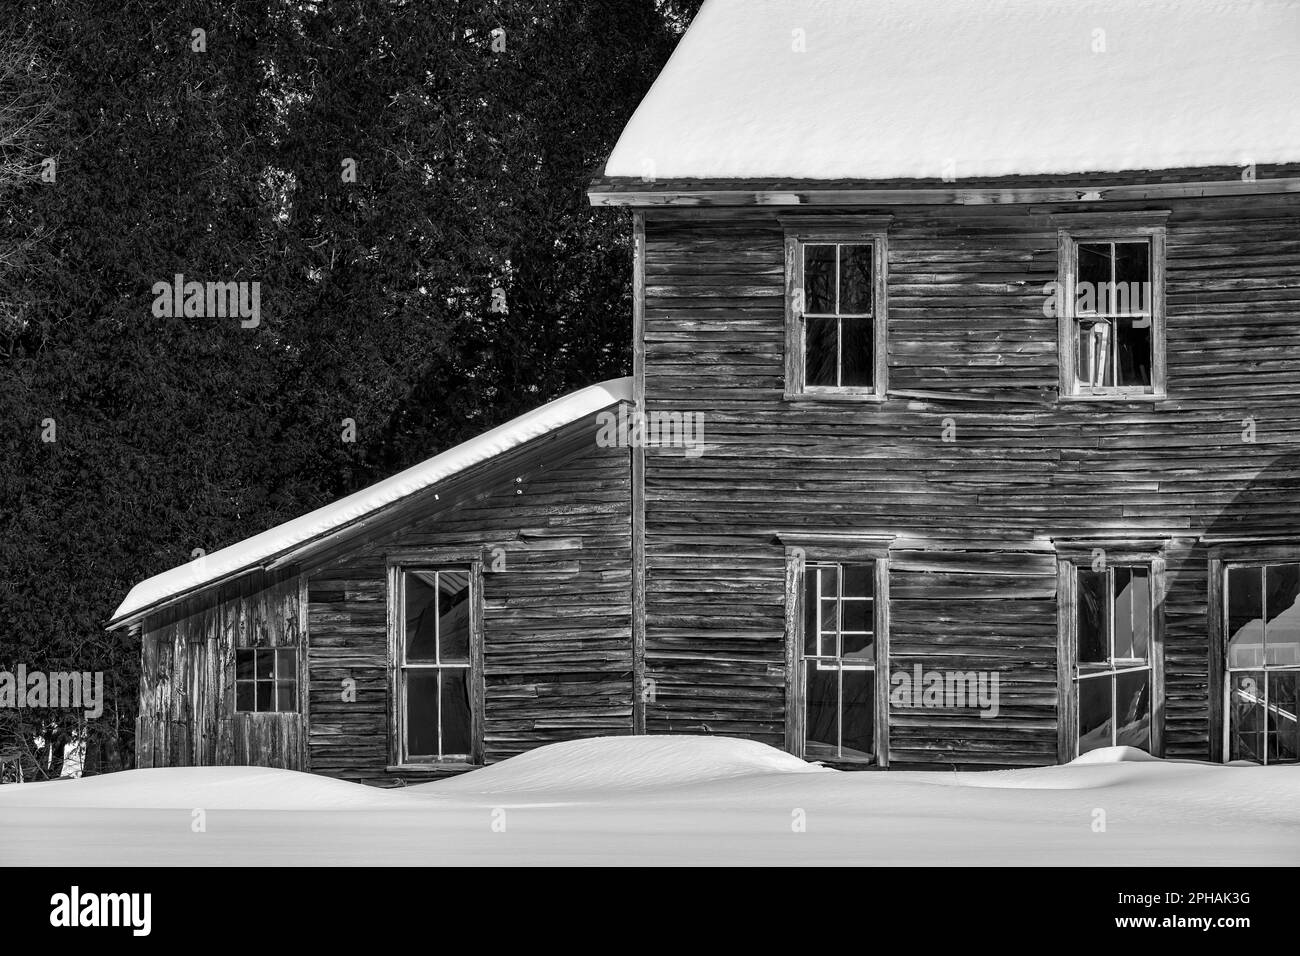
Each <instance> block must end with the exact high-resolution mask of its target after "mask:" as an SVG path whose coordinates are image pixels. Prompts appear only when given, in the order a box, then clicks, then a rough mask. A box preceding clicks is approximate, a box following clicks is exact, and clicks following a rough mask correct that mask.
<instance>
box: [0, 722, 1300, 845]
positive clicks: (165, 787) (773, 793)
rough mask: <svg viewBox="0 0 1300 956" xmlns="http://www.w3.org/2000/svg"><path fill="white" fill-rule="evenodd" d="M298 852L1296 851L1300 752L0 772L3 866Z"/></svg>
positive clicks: (618, 745)
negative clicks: (377, 784) (460, 772)
mask: <svg viewBox="0 0 1300 956" xmlns="http://www.w3.org/2000/svg"><path fill="white" fill-rule="evenodd" d="M198 811H202V812H201V813H199V812H198ZM200 822H201V823H202V827H200V826H199V825H198V824H199V823H200ZM196 831H199V832H196ZM298 863H301V864H349V863H394V864H487V865H490V864H509V863H519V864H545V863H555V864H620V863H625V864H636V865H647V864H651V865H653V864H696V863H737V864H766V863H786V864H817V863H853V864H902V865H908V864H918V865H930V864H993V865H1000V864H1031V865H1043V864H1114V865H1127V864H1134V865H1158V864H1172V865H1183V864H1188V865H1190V864H1202V865H1228V864H1237V865H1242V864H1245V865H1251V864H1274V865H1276V864H1296V863H1300V766H1279V767H1245V766H1228V767H1224V766H1218V765H1214V764H1203V763H1193V762H1179V761H1164V760H1155V759H1152V758H1149V757H1147V756H1146V755H1145V754H1139V753H1137V752H1135V751H1126V750H1124V749H1123V748H1118V749H1112V750H1108V751H1098V752H1095V753H1092V754H1089V755H1088V756H1087V757H1085V758H1083V759H1080V760H1077V761H1075V762H1074V763H1072V764H1069V765H1067V766H1064V767H1050V768H1044V769H1036V770H1010V771H992V772H984V773H909V772H900V771H892V772H889V773H870V772H865V773H841V772H838V771H833V770H826V769H823V768H820V767H815V766H811V765H809V764H805V763H804V762H803V761H801V760H797V759H795V758H794V757H791V756H789V755H787V754H784V753H781V752H779V751H777V750H774V749H772V748H770V747H766V746H764V745H762V744H757V743H754V742H752V741H744V740H736V739H731V738H724V737H687V736H674V737H653V736H651V737H610V738H602V739H597V740H586V741H574V742H571V743H564V744H556V745H554V746H551V747H546V748H542V749H540V750H535V751H533V752H531V753H528V754H524V755H523V756H520V757H516V758H515V759H513V760H509V761H505V762H504V763H501V764H497V765H494V766H491V767H487V768H484V769H482V770H479V771H475V772H473V773H469V774H466V775H464V776H461V777H457V778H454V779H451V780H446V781H441V782H438V783H430V784H421V785H418V786H412V787H407V788H404V789H399V790H378V789H373V788H369V787H363V786H360V785H356V784H351V783H346V782H342V781H338V780H331V779H328V778H324V777H318V776H312V775H309V774H301V773H295V772H291V771H283V770H268V769H262V768H250V767H207V768H177V769H166V770H134V771H129V772H126V773H120V774H112V775H108V776H102V777H89V778H85V779H82V780H67V781H55V782H50V783H33V784H22V785H6V786H4V787H0V865H15V864H26V865H33V864H68V865H87V864H92V865H93V864H199V865H212V864H218V865H219V864H298Z"/></svg>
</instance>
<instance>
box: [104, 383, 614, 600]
mask: <svg viewBox="0 0 1300 956" xmlns="http://www.w3.org/2000/svg"><path fill="white" fill-rule="evenodd" d="M631 400H632V379H630V378H619V379H613V380H611V381H608V382H602V383H601V384H599V385H592V386H589V387H588V388H584V389H581V390H580V391H577V392H573V393H572V394H570V395H566V396H564V397H563V398H558V399H556V400H555V401H553V402H549V403H548V404H546V405H543V406H542V407H541V408H537V409H534V410H533V411H531V412H527V413H525V414H523V415H520V416H519V417H518V418H514V419H511V420H510V421H508V422H506V423H505V424H504V425H499V426H497V427H496V428H493V429H492V430H491V431H487V432H484V433H483V434H482V435H479V436H478V437H476V438H471V439H470V440H469V441H467V442H463V443H461V444H459V445H457V446H456V447H454V448H450V449H448V450H447V451H445V452H443V453H442V454H440V455H435V456H434V457H433V458H430V459H429V460H428V461H425V462H422V463H420V464H418V465H415V466H413V467H411V468H408V469H406V471H403V472H399V473H398V474H396V475H393V476H392V477H391V478H386V479H384V480H383V481H381V482H378V483H376V484H373V485H371V486H370V487H369V488H363V489H362V490H360V491H358V492H356V493H354V494H351V495H348V496H347V497H346V498H341V499H339V500H338V501H335V502H332V503H331V504H328V505H325V506H324V507H323V508H317V509H316V510H315V511H312V512H310V513H309V514H305V515H303V516H302V517H300V518H295V519H293V520H292V521H287V522H285V523H284V524H282V525H279V526H278V527H275V528H272V529H271V530H269V531H264V532H262V533H261V534H258V535H254V536H253V537H251V538H246V539H245V540H243V541H240V542H238V543H237V544H232V545H231V546H230V547H228V548H222V549H221V550H220V551H214V552H213V553H212V554H209V555H206V556H204V557H202V558H198V559H196V560H194V561H191V562H189V563H188V564H182V565H181V566H180V567H176V568H172V569H171V570H168V571H164V572H163V573H162V574H158V575H155V576H154V577H152V578H149V579H148V580H146V581H143V582H141V583H140V584H137V585H136V586H135V587H133V588H132V589H131V592H130V593H129V594H127V596H126V600H124V601H123V602H122V604H121V606H120V607H118V609H117V611H115V612H114V614H113V620H114V621H117V620H119V619H121V618H124V617H127V616H129V615H131V614H134V613H135V612H136V611H139V610H141V609H143V608H147V607H149V606H151V605H153V604H156V603H157V602H159V601H164V600H166V599H168V598H170V597H174V596H176V595H180V594H184V593H186V592H188V591H190V590H193V589H194V588H197V587H201V586H202V585H205V584H209V583H211V582H213V581H218V580H220V579H222V578H224V577H227V576H229V575H231V574H235V573H238V572H241V571H245V570H249V569H252V568H255V567H257V566H258V565H260V564H262V563H263V562H265V561H268V560H270V559H271V558H273V557H275V556H277V555H279V554H281V553H283V552H285V551H287V550H289V549H291V548H293V547H294V546H296V545H299V544H302V543H303V542H306V541H310V540H312V539H313V538H316V537H319V536H320V535H323V534H327V533H329V532H330V531H334V530H336V529H338V528H342V527H343V526H345V525H347V524H350V523H351V522H353V521H356V520H358V519H359V518H364V517H365V516H366V515H368V514H370V513H371V512H373V511H377V510H378V509H380V508H383V507H384V506H386V505H390V504H392V503H394V502H396V501H400V500H401V499H403V498H406V497H408V496H409V495H412V494H414V493H416V492H417V491H422V490H424V489H425V488H428V487H430V486H432V485H435V484H437V483H438V482H440V481H443V480H444V479H446V478H449V477H451V476H452V475H455V474H457V473H458V472H461V471H464V470H465V469H466V468H469V467H470V466H471V465H476V464H478V463H479V462H482V461H485V460H487V459H489V458H493V457H495V456H497V455H500V454H502V453H503V452H506V451H509V450H510V449H512V448H515V447H517V446H519V445H522V444H523V443H524V442H527V441H530V440H531V439H534V438H539V437H541V436H542V435H545V434H547V433H548V432H552V431H555V430H556V429H557V428H562V427H564V426H565V425H570V424H572V423H573V422H576V421H579V420H581V419H583V418H585V417H587V416H588V415H592V414H594V413H596V412H598V411H600V410H601V409H603V408H608V407H609V406H611V405H615V404H617V403H618V402H625V401H631ZM593 437H594V436H593Z"/></svg>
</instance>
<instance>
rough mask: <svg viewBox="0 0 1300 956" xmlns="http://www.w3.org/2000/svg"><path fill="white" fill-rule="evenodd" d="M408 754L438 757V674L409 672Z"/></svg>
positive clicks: (420, 671)
mask: <svg viewBox="0 0 1300 956" xmlns="http://www.w3.org/2000/svg"><path fill="white" fill-rule="evenodd" d="M406 752H407V754H408V755H410V756H412V757H436V756H438V672H437V671H435V670H412V671H407V672H406Z"/></svg>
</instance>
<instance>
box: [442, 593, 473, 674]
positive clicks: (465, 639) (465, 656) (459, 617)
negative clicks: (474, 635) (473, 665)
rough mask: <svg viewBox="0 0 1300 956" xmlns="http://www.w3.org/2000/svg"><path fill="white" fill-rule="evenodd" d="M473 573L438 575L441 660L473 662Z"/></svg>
mask: <svg viewBox="0 0 1300 956" xmlns="http://www.w3.org/2000/svg"><path fill="white" fill-rule="evenodd" d="M469 612H470V603H469V572H468V571H441V572H439V573H438V640H439V652H440V657H439V660H441V661H443V662H448V661H451V662H465V661H468V660H469Z"/></svg>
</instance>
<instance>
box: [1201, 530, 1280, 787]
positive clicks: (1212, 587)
mask: <svg viewBox="0 0 1300 956" xmlns="http://www.w3.org/2000/svg"><path fill="white" fill-rule="evenodd" d="M1276 564H1300V544H1294V543H1291V542H1290V541H1286V542H1278V543H1258V542H1244V541H1243V542H1241V543H1236V544H1225V545H1212V546H1211V549H1210V559H1209V575H1208V585H1209V592H1210V593H1209V603H1208V613H1207V617H1208V619H1209V620H1208V623H1209V627H1208V631H1209V646H1210V655H1209V657H1210V675H1209V676H1210V691H1209V697H1210V728H1209V729H1210V733H1209V737H1210V741H1209V742H1210V753H1209V758H1210V760H1212V761H1218V762H1220V763H1227V762H1228V761H1229V760H1230V759H1232V758H1231V754H1232V719H1231V713H1232V711H1231V704H1232V697H1231V687H1230V685H1229V681H1230V680H1231V678H1232V674H1233V673H1235V672H1236V671H1238V670H1261V671H1265V672H1266V673H1267V672H1269V671H1270V670H1272V671H1283V670H1291V671H1294V670H1296V669H1297V668H1295V667H1276V668H1268V667H1265V666H1261V667H1258V668H1235V669H1234V668H1231V667H1229V661H1228V642H1229V640H1230V639H1231V637H1232V635H1231V633H1230V632H1229V628H1228V613H1229V610H1230V608H1229V602H1228V571H1229V569H1231V568H1243V567H1245V568H1249V567H1266V566H1268V565H1276ZM1265 695H1266V699H1267V686H1265ZM1264 756H1265V761H1264V762H1263V763H1261V764H1260V766H1281V764H1269V763H1268V762H1267V757H1268V751H1267V748H1265V754H1264ZM1285 763H1286V765H1294V764H1295V763H1297V761H1286V762H1285Z"/></svg>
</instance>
